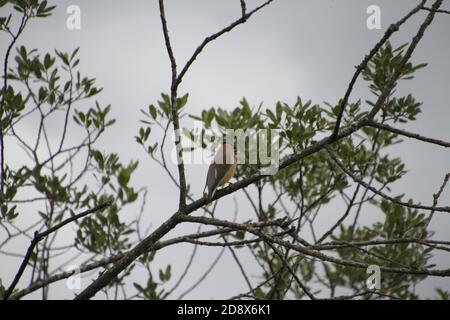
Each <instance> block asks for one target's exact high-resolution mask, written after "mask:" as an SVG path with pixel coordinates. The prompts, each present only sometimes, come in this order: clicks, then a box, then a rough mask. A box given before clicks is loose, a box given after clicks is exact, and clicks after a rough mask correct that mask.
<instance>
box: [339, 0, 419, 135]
mask: <svg viewBox="0 0 450 320" xmlns="http://www.w3.org/2000/svg"><path fill="white" fill-rule="evenodd" d="M425 2H426V0H422V1H421V2H420V4H419V5H418V6H416V7H415V8H414V9H412V10H411V11H410V12H409V13H408V14H407V15H406V16H404V17H403V18H402V19H400V20H399V21H397V22H396V23H394V24H391V25H390V26H389V28H388V29H387V30H386V32H385V33H384V35H383V37H382V38H381V40H380V41H379V42H378V43H377V44H376V45H375V46H374V47H373V48H372V50H370V52H369V54H368V55H366V56H365V57H364V60H363V61H362V62H361V63H360V64H359V65H358V66H357V68H356V71H355V73H354V74H353V77H352V79H351V81H350V83H349V85H348V88H347V91H346V92H345V95H344V98H343V99H342V100H341V103H340V106H339V114H338V116H337V118H336V124H335V126H334V129H333V133H332V135H331V136H332V137H336V136H337V134H338V132H339V128H340V125H341V121H342V117H343V115H344V110H345V107H346V106H347V102H348V99H349V97H350V94H351V93H352V91H353V86H354V85H355V82H356V80H357V79H358V77H359V75H360V74H361V72H362V71H363V70H364V69H365V68H366V67H367V64H368V63H369V61H370V59H372V57H373V56H374V55H375V54H376V53H377V52H378V50H380V48H381V47H382V46H383V44H384V43H386V41H388V40H389V38H390V37H391V35H392V34H393V33H394V32H396V31H398V30H399V28H400V26H401V25H402V24H403V23H405V22H406V21H407V20H408V19H409V18H410V17H411V16H413V15H414V14H415V13H417V12H418V11H419V10H420V9H422V6H423V5H424V4H425Z"/></svg>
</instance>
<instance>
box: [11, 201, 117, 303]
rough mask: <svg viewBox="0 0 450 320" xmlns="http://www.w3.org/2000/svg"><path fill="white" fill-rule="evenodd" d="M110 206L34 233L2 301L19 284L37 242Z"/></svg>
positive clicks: (78, 215)
mask: <svg viewBox="0 0 450 320" xmlns="http://www.w3.org/2000/svg"><path fill="white" fill-rule="evenodd" d="M110 205H111V202H106V203H103V204H101V205H98V206H96V207H95V208H92V209H89V210H86V211H84V212H82V213H79V214H77V215H74V216H72V217H70V218H68V219H66V220H64V221H62V222H60V223H58V224H56V225H54V226H53V227H51V228H49V229H47V230H45V231H44V232H40V233H39V232H37V231H36V232H35V234H34V238H33V240H31V243H30V246H29V247H28V250H27V253H26V254H25V257H24V258H23V260H22V264H21V265H20V267H19V271H18V272H17V274H16V275H15V277H14V279H13V281H12V283H11V285H10V286H9V287H8V290H6V293H5V296H4V297H3V299H4V300H7V299H8V298H9V296H10V295H11V293H12V292H13V290H14V288H15V287H16V285H17V283H18V282H19V280H20V278H21V277H22V274H23V272H24V271H25V268H26V266H27V265H28V261H29V260H30V257H31V254H32V253H33V250H34V248H35V247H36V245H37V244H38V242H39V241H41V240H42V239H44V238H45V237H47V236H48V235H49V234H51V233H53V232H55V231H56V230H58V229H60V228H62V227H64V226H65V225H66V224H68V223H71V222H72V221H75V220H77V219H80V218H83V217H85V216H87V215H89V214H91V213H94V212H97V211H100V210H103V209H105V208H107V207H109V206H110Z"/></svg>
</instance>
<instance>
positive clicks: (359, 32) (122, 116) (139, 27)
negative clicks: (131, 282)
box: [0, 0, 450, 298]
mask: <svg viewBox="0 0 450 320" xmlns="http://www.w3.org/2000/svg"><path fill="white" fill-rule="evenodd" d="M50 2H51V3H52V2H53V3H54V2H55V1H50ZM166 2H167V3H166V14H167V19H168V25H169V30H170V35H171V39H172V45H173V49H174V52H175V56H176V58H177V61H178V65H179V66H181V65H183V64H184V62H185V61H186V60H187V59H188V58H189V57H190V55H191V54H192V52H193V51H194V50H195V48H196V47H197V46H198V44H199V43H200V42H201V41H202V40H203V38H204V37H205V36H207V35H209V34H211V33H214V32H216V31H218V30H220V29H221V28H222V27H224V26H225V25H227V24H229V23H230V22H231V21H233V20H234V19H236V18H237V17H238V16H239V14H240V6H239V1H237V0H236V1H218V0H208V1H207V0H202V1H200V0H185V1H180V0H179V1H175V0H172V1H170V0H169V1H166ZM416 2H417V1H407V0H402V1H361V0H346V1H325V0H322V1H313V0H309V1H304V0H302V1H294V0H275V1H274V3H273V4H271V5H270V6H269V7H267V8H265V9H264V10H263V11H261V12H260V13H258V14H256V15H255V16H253V17H252V18H251V19H250V20H249V21H248V22H247V23H246V24H244V25H242V26H240V27H238V28H237V29H235V30H234V31H232V32H231V33H228V34H226V35H225V36H223V37H221V38H220V39H218V40H217V41H215V42H213V43H212V44H211V45H210V46H208V47H207V48H206V49H205V50H204V52H203V53H202V54H201V55H200V56H199V58H198V59H197V60H196V61H195V63H194V64H193V66H192V68H191V69H190V71H189V73H188V75H187V76H186V77H185V79H184V81H183V83H182V85H181V87H180V89H179V92H180V94H182V93H185V92H189V96H190V99H189V102H188V105H187V111H188V112H189V113H191V114H198V113H200V112H201V110H203V109H205V108H209V107H211V106H215V107H219V106H220V107H223V108H227V109H231V108H234V107H235V106H236V105H237V104H238V103H239V100H240V99H241V98H242V97H243V96H245V97H246V98H247V100H248V101H249V102H250V103H251V104H252V105H258V104H259V103H260V102H263V103H264V106H265V107H266V108H271V107H273V105H274V103H275V102H276V101H278V100H281V101H284V102H287V103H289V104H292V103H293V102H294V101H295V99H296V97H297V96H300V97H301V98H302V100H308V99H311V100H312V101H313V102H314V103H319V104H321V103H322V102H323V101H327V102H329V103H331V104H335V103H336V102H337V101H338V99H339V98H341V97H342V96H343V95H344V93H345V90H346V88H347V85H348V82H349V81H350V78H351V76H352V75H353V72H354V66H355V65H357V64H359V63H360V62H361V60H362V58H363V57H364V55H365V54H366V53H367V52H368V51H369V50H370V49H371V48H372V47H373V45H374V44H375V43H376V42H377V41H378V40H379V39H380V38H381V37H382V35H383V33H384V32H385V30H386V28H387V27H388V26H389V24H390V23H392V22H395V21H397V20H398V19H399V18H400V17H402V16H403V15H404V14H406V13H407V12H408V11H409V10H410V9H411V8H412V6H414V5H416ZM124 3H126V5H124ZM257 3H261V1H247V7H249V8H253V7H254V6H255V5H256V4H257ZM72 4H75V5H78V6H79V7H80V8H81V17H82V18H81V19H82V20H81V23H82V25H81V27H82V28H81V30H68V29H67V28H66V19H67V17H68V15H67V13H66V8H67V7H68V6H69V5H72ZM371 4H376V5H379V6H380V8H381V23H382V28H381V30H369V29H367V27H366V19H367V17H368V15H367V14H366V9H367V7H368V6H369V5H371ZM57 5H58V7H57V9H56V12H55V14H54V15H53V16H52V17H50V18H48V19H44V20H34V21H32V23H31V25H30V26H29V27H28V28H27V29H26V31H25V33H24V35H23V36H22V37H21V38H20V41H19V44H25V45H26V46H27V47H28V48H38V49H39V50H41V52H46V51H52V50H53V49H55V48H56V49H58V50H62V51H70V52H71V51H72V50H73V49H75V48H76V47H78V46H80V47H81V50H80V58H81V67H80V70H81V73H82V74H85V75H87V76H91V77H95V78H96V79H97V84H98V86H102V87H103V88H104V90H103V92H102V93H101V95H100V96H99V101H100V102H101V103H103V104H109V103H111V104H112V113H113V116H114V117H115V118H116V119H117V124H116V125H115V126H114V127H113V130H111V131H109V132H108V133H107V134H106V135H105V137H104V138H103V140H102V141H101V142H100V146H101V147H100V148H101V149H104V150H107V151H109V152H118V153H119V154H120V156H121V158H122V159H123V160H130V159H136V158H137V159H140V167H139V169H138V172H137V174H136V176H135V180H134V183H135V185H136V186H147V187H148V190H149V199H148V201H147V210H146V219H148V222H151V223H152V224H153V225H154V226H157V225H159V223H161V222H162V221H164V220H165V219H166V218H168V217H169V215H171V214H172V213H173V212H174V211H175V210H176V206H177V201H176V200H177V196H176V192H177V190H176V188H175V187H174V186H173V185H172V184H171V183H170V181H169V180H168V178H167V176H166V175H165V174H164V173H163V172H162V170H160V169H159V167H158V166H157V165H156V164H154V163H153V162H152V161H151V160H150V159H149V158H148V157H146V155H145V154H144V153H143V151H142V149H141V148H140V147H139V146H138V145H137V144H136V143H135V142H134V136H135V135H136V134H137V130H138V127H139V126H140V123H139V119H140V118H141V113H140V109H142V108H146V106H148V104H150V103H155V102H156V101H157V100H158V99H159V97H160V93H161V92H168V90H169V85H170V83H169V81H170V69H169V60H168V57H167V54H166V50H165V47H164V41H163V36H162V32H161V26H160V18H159V12H158V5H157V1H128V2H123V1H106V0H97V1H75V0H71V1H65V0H64V1H58V2H57ZM447 5H448V3H447ZM424 16H425V13H419V14H417V15H416V16H415V17H413V18H412V19H411V20H410V21H408V22H407V23H406V24H405V25H404V27H402V29H401V31H400V32H399V33H396V34H395V35H394V36H393V37H392V43H393V44H394V46H396V45H400V44H403V43H405V42H407V41H409V40H410V38H411V37H412V36H413V35H414V33H415V32H416V30H417V28H418V25H419V23H421V21H423V18H424ZM448 30H450V18H449V17H448V16H445V15H439V14H438V15H436V17H435V21H434V22H433V24H432V26H431V27H430V28H429V29H428V30H427V32H426V35H425V37H424V39H423V40H422V41H421V42H420V44H419V46H418V48H417V50H416V51H415V52H414V55H413V57H412V61H413V62H415V63H422V62H428V63H429V66H428V67H427V68H425V69H422V70H420V71H419V72H418V73H417V75H416V78H415V79H414V80H412V81H407V82H401V84H400V85H399V86H398V92H399V93H403V94H407V93H413V95H414V96H415V97H416V99H417V100H418V101H423V102H424V104H423V106H422V110H423V112H422V113H421V114H420V115H419V116H418V119H417V121H414V122H412V123H409V124H407V125H406V126H404V127H405V128H408V129H409V130H411V131H414V132H418V133H421V134H425V135H428V136H431V137H434V138H437V139H444V140H447V141H448V140H449V138H450V130H449V125H448V119H450V106H449V103H448V99H447V95H448V89H449V84H450V59H448V57H450V42H449V41H448ZM5 39H6V38H5V36H4V35H2V37H0V52H1V53H2V56H3V54H4V51H5ZM367 97H368V96H367V90H366V88H365V84H364V82H363V81H358V83H357V85H356V88H355V90H354V91H353V94H352V96H351V99H354V100H356V99H359V98H361V99H362V101H364V100H365V99H366V98H367ZM182 125H184V126H188V125H190V120H189V119H183V120H182ZM76 138H77V137H71V139H74V140H72V141H75V140H76ZM391 152H392V154H395V155H398V156H401V157H402V159H403V160H404V162H405V163H406V165H407V168H408V171H409V172H408V174H407V175H406V176H405V177H404V178H403V179H402V180H401V181H399V182H397V183H396V184H395V185H394V188H393V189H392V192H393V193H405V194H407V195H408V196H409V197H413V198H415V199H416V200H417V201H421V202H422V203H426V204H429V203H431V201H432V194H433V193H434V192H436V190H437V188H438V187H439V186H440V184H441V183H442V179H443V177H444V175H445V173H447V172H449V169H450V168H449V163H450V154H449V153H448V151H445V150H443V149H442V148H441V149H439V148H437V147H435V146H429V145H427V144H423V143H417V142H414V141H406V142H405V143H403V144H401V145H400V146H395V147H394V148H392V151H391ZM9 156H10V157H12V156H11V155H9ZM172 169H174V171H173V172H175V167H174V166H172ZM186 170H187V179H188V182H189V183H190V184H191V185H192V190H193V191H194V192H195V194H196V195H197V196H199V195H200V194H201V190H202V189H203V184H204V179H205V173H206V170H207V166H206V165H188V166H187V168H186ZM449 189H450V188H447V190H446V191H445V193H444V194H443V196H442V198H441V203H440V205H442V206H444V205H450V202H449V196H450V192H449ZM235 196H236V199H237V201H238V203H239V211H238V220H245V219H246V218H248V217H251V212H250V207H249V206H248V203H247V202H246V201H245V200H244V199H245V198H244V197H243V195H242V194H236V195H235ZM268 197H270V195H268ZM233 208H234V207H233V197H228V198H227V199H226V200H222V201H221V203H220V205H219V208H218V211H217V214H216V216H218V217H220V218H224V219H231V218H232V217H233V210H234V209H233ZM136 210H137V206H135V207H133V208H130V209H129V210H128V211H127V212H123V213H122V214H123V215H124V216H125V215H129V216H130V217H134V215H135V214H136ZM323 214H324V215H326V216H327V218H325V217H324V219H322V220H323V222H322V224H323V226H322V225H321V227H320V228H319V230H325V229H326V228H327V227H329V226H330V225H332V224H333V223H334V222H335V221H336V220H337V219H338V217H340V215H341V213H340V212H339V211H338V212H336V211H334V210H328V212H324V213H323ZM364 214H366V215H367V216H365V217H364V218H363V221H367V222H368V221H373V219H374V218H373V216H369V215H370V214H369V212H367V213H364ZM328 217H329V218H328ZM322 220H321V221H322ZM449 226H450V224H449V218H448V215H447V216H446V214H442V213H441V214H436V216H435V217H434V218H433V221H432V224H431V227H432V228H433V229H434V230H436V232H437V234H436V238H440V239H446V238H447V239H448V234H449V232H448V229H449ZM186 230H191V229H185V228H184V227H182V228H179V229H177V230H175V231H174V232H172V233H171V234H170V235H169V236H171V235H176V234H181V233H182V232H183V231H186ZM17 246H18V248H23V250H25V243H24V244H23V246H22V247H20V246H19V244H17ZM191 249H192V246H191V245H183V246H175V247H171V248H169V249H167V250H165V251H164V252H162V253H160V254H158V255H157V257H158V259H157V261H156V262H155V263H156V265H161V266H165V265H166V264H167V263H171V264H172V267H173V268H174V277H175V278H176V275H177V274H179V272H181V271H182V268H183V266H184V264H185V263H186V260H187V258H188V256H189V254H190V252H191ZM17 250H19V249H17ZM217 253H218V250H217V249H211V248H200V253H199V256H198V258H197V260H196V261H195V263H194V267H193V272H192V276H191V277H190V278H189V279H188V280H187V281H186V282H185V283H184V285H183V289H181V290H180V291H179V293H182V291H183V290H184V289H186V288H187V287H189V285H190V284H192V283H193V282H194V281H195V280H196V279H197V277H198V276H200V275H201V274H202V272H203V271H204V270H205V269H206V268H207V266H208V263H210V261H211V256H215V255H216V254H217ZM238 254H240V256H242V257H243V259H244V262H245V263H246V264H248V265H249V268H250V269H251V270H254V272H253V273H252V272H250V274H252V275H257V274H258V269H257V268H256V266H254V262H253V261H252V260H251V259H250V257H248V256H247V255H245V254H243V253H242V254H241V252H240V251H238ZM438 262H439V264H440V267H448V264H449V262H450V261H449V259H448V257H444V256H442V257H441V256H440V257H439V261H438ZM17 265H18V260H17V259H11V260H8V263H6V264H3V263H2V268H1V270H0V277H1V278H3V279H5V280H6V279H9V277H10V275H11V274H12V273H13V271H14V270H16V268H17ZM155 270H156V268H155ZM137 279H139V274H138V275H137ZM139 280H141V282H143V279H142V278H141V279H139ZM7 282H9V281H7ZM449 283H450V282H449V281H448V280H446V281H442V279H436V278H435V279H431V278H430V279H429V280H427V282H426V284H424V285H423V286H421V288H420V290H421V292H423V294H425V295H430V294H431V292H432V291H431V289H432V288H433V287H434V286H435V285H440V286H441V287H444V288H447V289H449V288H450V284H449ZM87 284H88V281H87V279H86V281H84V282H83V285H87ZM55 288H56V289H55V290H53V295H52V297H64V298H70V297H72V296H73V292H70V291H69V290H67V289H66V288H65V285H64V283H60V284H58V285H56V286H55ZM245 289H246V286H245V283H244V281H243V279H242V277H241V275H240V274H239V273H238V269H237V267H236V265H235V263H234V262H233V260H232V259H231V257H230V255H229V253H228V252H226V253H225V258H224V259H223V260H222V261H221V262H220V263H219V265H218V266H217V267H216V269H215V270H214V272H213V273H212V274H211V275H210V276H209V278H208V279H207V280H206V281H205V282H204V283H202V285H201V286H199V287H198V289H197V290H195V291H194V292H193V293H192V294H191V295H189V296H187V297H188V298H226V297H229V296H231V295H234V294H237V293H239V292H241V291H243V290H245ZM176 296H177V295H175V296H174V297H176Z"/></svg>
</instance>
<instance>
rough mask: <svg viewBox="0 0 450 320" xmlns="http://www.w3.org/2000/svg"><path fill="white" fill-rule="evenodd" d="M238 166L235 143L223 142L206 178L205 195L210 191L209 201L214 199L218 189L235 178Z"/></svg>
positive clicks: (208, 194)
mask: <svg viewBox="0 0 450 320" xmlns="http://www.w3.org/2000/svg"><path fill="white" fill-rule="evenodd" d="M236 166H237V158H236V148H235V145H234V143H232V142H228V141H223V143H222V145H221V146H220V147H219V149H218V150H217V152H216V155H215V156H214V160H213V162H212V163H211V165H210V166H209V169H208V175H207V176H206V185H205V188H204V189H203V192H204V193H205V190H206V189H208V190H207V191H208V193H207V199H208V200H211V199H212V197H213V196H214V194H215V192H216V190H217V188H218V187H220V186H223V185H224V184H225V183H227V182H228V181H229V180H230V179H231V178H232V177H233V175H234V171H235V170H236Z"/></svg>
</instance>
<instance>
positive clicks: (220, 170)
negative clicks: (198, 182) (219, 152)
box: [206, 163, 233, 198]
mask: <svg viewBox="0 0 450 320" xmlns="http://www.w3.org/2000/svg"><path fill="white" fill-rule="evenodd" d="M232 167H233V165H232V164H218V163H213V164H211V165H210V166H209V170H208V176H207V180H206V186H207V187H208V197H209V198H212V197H213V196H214V193H215V191H216V189H217V186H218V185H219V183H220V182H221V181H222V179H223V178H224V177H225V176H226V175H227V173H228V171H229V170H230V169H232Z"/></svg>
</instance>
